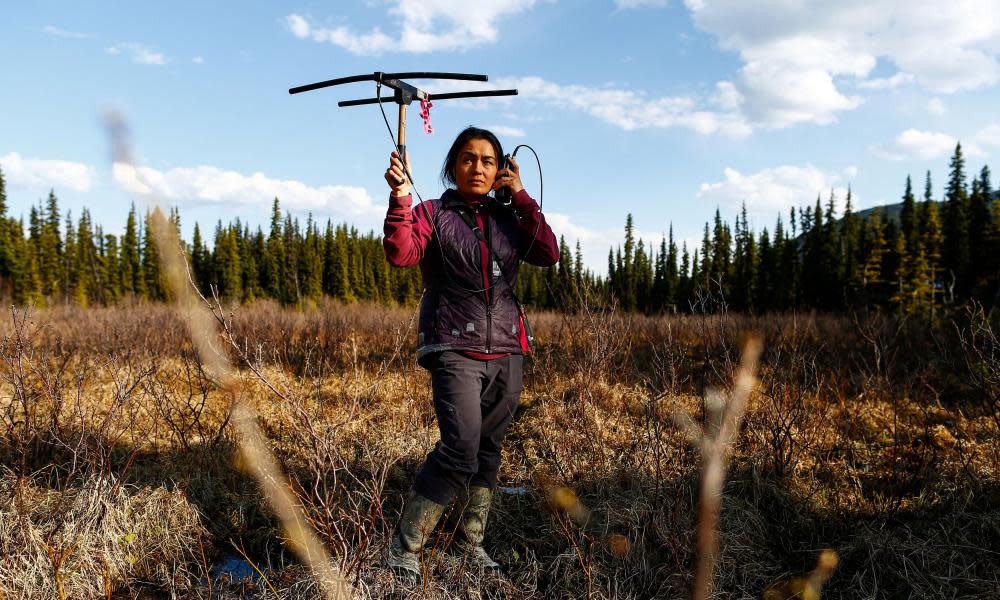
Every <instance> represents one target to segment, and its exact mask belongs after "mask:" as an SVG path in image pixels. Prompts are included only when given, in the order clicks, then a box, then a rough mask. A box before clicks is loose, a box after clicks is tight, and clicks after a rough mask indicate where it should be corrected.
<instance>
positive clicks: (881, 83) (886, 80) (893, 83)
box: [858, 71, 915, 90]
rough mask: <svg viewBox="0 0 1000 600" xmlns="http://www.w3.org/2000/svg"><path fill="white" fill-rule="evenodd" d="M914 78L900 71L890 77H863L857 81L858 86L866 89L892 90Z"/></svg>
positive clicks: (910, 81)
mask: <svg viewBox="0 0 1000 600" xmlns="http://www.w3.org/2000/svg"><path fill="white" fill-rule="evenodd" d="M914 81H915V78H914V77H913V75H910V74H909V73H903V72H902V71H900V72H899V73H896V74H895V75H893V76H892V77H883V78H881V79H864V80H861V81H859V82H858V87H859V88H863V89H866V90H894V89H896V88H898V87H900V86H902V85H905V84H908V83H913V82H914Z"/></svg>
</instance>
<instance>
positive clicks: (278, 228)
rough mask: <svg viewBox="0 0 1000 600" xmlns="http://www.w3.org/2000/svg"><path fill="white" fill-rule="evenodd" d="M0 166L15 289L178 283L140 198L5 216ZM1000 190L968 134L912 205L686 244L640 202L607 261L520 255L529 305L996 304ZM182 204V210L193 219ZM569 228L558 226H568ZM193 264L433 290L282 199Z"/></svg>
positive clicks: (4, 279) (307, 291)
mask: <svg viewBox="0 0 1000 600" xmlns="http://www.w3.org/2000/svg"><path fill="white" fill-rule="evenodd" d="M2 177H3V176H2V173H0V217H2V219H3V222H2V223H3V227H2V228H0V291H2V292H3V293H4V294H6V295H8V296H10V297H11V298H12V300H13V301H14V302H15V303H18V304H24V303H29V302H30V303H33V304H35V305H50V304H56V303H60V302H71V303H76V304H79V305H82V306H91V305H113V304H115V303H117V302H118V301H119V300H121V299H122V298H125V297H134V298H137V299H142V300H151V301H162V300H166V299H167V296H168V291H167V287H166V286H165V284H164V282H163V281H162V277H161V275H160V273H159V262H158V259H157V256H156V252H157V251H156V247H155V245H154V244H152V243H150V241H149V239H148V236H147V235H146V232H147V231H148V229H149V226H148V223H149V214H148V213H146V214H139V213H138V212H137V211H136V209H135V206H134V205H133V207H132V209H131V210H130V211H129V213H128V215H127V218H126V222H125V229H124V233H123V234H122V235H120V236H116V235H113V234H108V233H104V232H103V231H102V227H101V226H100V225H97V224H95V223H93V222H92V221H91V218H90V214H89V213H88V211H87V210H86V209H84V210H83V211H82V213H81V214H80V215H79V216H78V217H77V218H76V219H75V220H74V218H73V215H71V214H69V213H66V214H63V213H62V212H61V211H60V208H59V202H58V199H57V196H56V192H55V191H52V192H50V193H49V196H48V198H47V200H45V201H44V203H43V202H40V203H39V204H38V205H37V206H32V208H31V210H30V214H29V215H28V222H27V224H25V223H24V222H23V220H21V219H16V218H13V217H11V216H9V215H8V214H7V208H6V207H7V199H6V193H5V191H4V186H3V178H2ZM998 200H1000V195H998V193H997V191H996V190H994V188H993V185H992V182H991V179H990V170H989V167H988V166H983V167H982V169H981V170H980V171H979V172H975V173H971V174H970V173H967V168H966V164H965V158H964V156H963V154H962V148H961V145H959V146H957V147H956V148H955V152H954V155H953V156H952V158H951V161H950V165H949V169H948V175H947V179H946V180H945V182H944V188H943V190H941V191H940V192H935V188H934V186H933V182H932V175H931V173H930V172H929V171H928V172H927V173H926V174H925V175H924V176H923V177H922V178H921V179H918V180H916V181H915V180H914V179H913V178H912V177H911V176H910V175H907V176H906V178H905V185H904V186H903V188H902V192H901V195H900V203H899V204H896V205H890V206H888V207H882V208H876V209H869V210H866V211H861V212H858V211H857V209H856V207H855V206H854V204H853V202H852V198H851V191H850V189H848V192H847V194H846V197H842V198H841V197H836V196H835V195H834V194H833V193H831V194H830V195H829V196H828V197H825V198H824V197H822V196H817V198H816V202H815V205H812V206H804V207H798V208H797V207H792V208H791V209H790V210H789V213H788V214H787V215H779V216H778V217H777V219H776V221H775V223H774V226H773V227H764V228H762V229H761V230H760V231H755V230H754V229H752V228H751V227H750V224H749V221H748V218H747V213H746V208H745V207H744V209H743V210H742V211H741V212H740V213H739V214H737V215H736V216H735V223H734V224H733V225H730V224H729V222H727V221H726V220H725V218H724V216H723V215H722V214H721V213H720V211H719V210H718V209H716V211H715V216H714V219H713V220H712V221H711V222H706V223H705V227H704V234H703V238H702V240H701V243H700V245H698V246H697V247H688V246H687V244H686V243H685V244H682V245H681V246H680V247H678V245H677V243H676V241H675V240H674V237H673V229H672V227H670V234H669V235H668V236H667V237H665V238H664V239H660V240H641V239H635V235H634V224H633V219H632V216H631V215H628V217H627V219H626V223H625V231H624V241H623V242H622V243H621V244H619V245H618V246H616V247H615V248H612V249H610V250H609V252H608V269H607V274H606V275H604V274H595V273H593V272H592V271H590V270H589V269H586V268H585V267H584V261H583V256H582V254H581V250H580V245H579V243H577V244H576V248H575V251H574V250H573V249H571V248H570V246H569V244H568V243H567V241H566V240H565V238H560V258H559V262H558V264H557V265H556V266H555V267H553V268H549V269H541V268H537V267H532V266H530V265H522V267H521V273H520V278H519V288H520V289H519V296H520V298H521V299H522V300H523V301H524V303H525V304H527V305H528V306H532V307H535V308H546V309H555V308H560V309H568V310H573V309H574V308H577V307H579V305H580V304H581V303H584V302H586V303H591V304H599V305H607V304H608V303H609V302H610V301H611V300H612V299H614V300H615V301H616V302H617V304H618V305H619V306H620V307H621V308H622V309H624V310H626V311H638V312H641V313H645V314H657V313H663V312H669V313H674V312H691V311H693V310H699V311H709V312H711V311H714V310H717V309H718V308H719V307H720V306H726V307H727V308H728V309H730V310H736V311H748V312H752V313H756V314H762V313H770V312H782V311H789V310H809V309H816V310H820V311H835V312H850V311H854V310H858V309H861V308H865V307H867V308H876V307H877V308H881V309H886V310H891V311H895V312H898V313H900V314H919V315H924V316H932V315H933V314H934V313H935V311H936V310H938V309H940V308H941V307H945V306H954V305H960V304H963V303H966V302H968V301H976V302H978V303H981V304H988V305H993V304H996V302H997V300H998V293H1000V201H998ZM180 219H181V216H180V214H179V212H177V210H176V209H172V210H171V214H170V220H171V221H172V222H173V223H174V224H175V226H176V227H177V228H178V230H179V229H180ZM557 233H558V232H557ZM184 245H185V252H186V254H187V257H188V261H189V264H190V266H191V270H192V277H193V279H194V280H195V282H196V283H197V284H198V286H199V288H200V289H201V290H202V291H203V292H205V293H209V290H210V289H211V288H214V289H215V290H217V293H218V294H219V296H220V297H221V298H223V299H225V300H227V301H239V302H249V301H252V300H255V299H261V298H271V299H274V300H276V301H278V302H280V303H282V304H286V305H301V304H302V303H315V302H316V301H317V300H319V299H320V297H322V296H329V297H331V298H334V299H338V300H342V301H348V302H350V301H356V300H357V301H370V302H376V303H382V304H388V305H401V306H413V305H415V303H416V302H417V301H418V300H419V298H420V293H421V283H420V276H419V272H418V271H417V270H416V269H393V268H391V267H390V266H389V265H388V263H387V262H386V260H385V258H384V254H383V252H382V247H381V238H380V236H378V235H376V234H375V233H374V232H371V231H369V232H367V233H361V232H359V231H358V230H357V229H356V228H355V227H353V226H351V225H350V224H349V223H339V224H337V223H333V222H331V221H330V220H327V221H326V223H325V224H324V223H320V222H318V221H316V220H314V219H313V218H312V215H309V216H308V217H307V219H306V221H305V223H302V222H301V220H300V218H299V217H298V216H293V215H291V214H288V213H283V211H282V210H281V207H280V199H279V198H275V199H274V204H273V207H272V216H271V222H270V227H269V229H268V230H267V231H264V230H262V228H260V227H258V228H257V229H256V230H251V229H250V227H249V226H248V225H247V224H245V223H242V222H241V221H240V219H239V218H238V217H237V218H236V220H235V221H233V222H230V223H226V224H223V223H221V222H218V223H216V224H215V226H214V230H213V231H212V232H211V234H210V235H209V234H208V232H205V231H203V230H202V229H201V227H200V224H195V228H194V235H193V238H192V239H191V240H190V242H189V243H185V244H184Z"/></svg>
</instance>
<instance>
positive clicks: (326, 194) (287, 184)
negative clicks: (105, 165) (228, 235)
mask: <svg viewBox="0 0 1000 600" xmlns="http://www.w3.org/2000/svg"><path fill="white" fill-rule="evenodd" d="M112 172H113V175H114V179H115V181H116V182H117V183H118V184H119V185H120V186H121V187H123V188H124V189H125V190H126V191H128V192H131V193H133V194H137V195H140V196H150V195H151V196H153V197H155V198H156V199H158V200H161V201H166V202H170V203H175V204H183V203H198V204H205V203H211V204H220V205H228V206H256V207H259V208H260V209H261V210H268V209H269V207H270V206H271V202H273V200H274V198H275V197H277V198H278V199H279V200H280V201H281V204H282V206H284V207H286V208H288V209H291V210H294V211H311V212H313V213H314V214H322V215H329V216H336V217H339V218H344V219H358V220H360V221H362V222H364V223H368V222H372V221H371V219H372V218H373V217H375V216H379V215H381V216H384V215H385V207H384V206H382V205H379V206H376V205H375V204H374V202H373V200H372V197H371V196H370V195H369V194H368V192H367V191H365V190H364V188H360V187H355V186H344V185H325V186H321V187H310V186H308V185H306V184H304V183H302V182H299V181H295V180H292V179H272V178H270V177H267V176H266V175H264V174H263V173H259V172H258V173H254V174H253V175H244V174H242V173H238V172H236V171H225V170H222V169H219V168H218V167H213V166H207V165H202V166H197V167H190V168H175V169H170V170H168V171H158V170H156V169H152V168H149V167H133V166H132V165H128V164H125V163H115V164H114V166H113V169H112Z"/></svg>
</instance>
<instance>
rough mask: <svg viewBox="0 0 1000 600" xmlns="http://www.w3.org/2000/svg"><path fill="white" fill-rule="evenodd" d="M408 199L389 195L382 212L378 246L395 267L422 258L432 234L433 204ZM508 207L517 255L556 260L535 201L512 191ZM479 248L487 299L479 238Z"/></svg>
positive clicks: (540, 262) (541, 262)
mask: <svg viewBox="0 0 1000 600" xmlns="http://www.w3.org/2000/svg"><path fill="white" fill-rule="evenodd" d="M412 202H413V198H412V196H410V195H406V196H399V197H396V196H392V195H390V196H389V210H388V211H387V212H386V215H385V224H384V226H383V233H384V237H383V238H382V245H383V247H384V248H385V256H386V259H387V260H388V261H389V264H391V265H393V266H395V267H412V266H414V265H417V264H419V263H420V261H421V260H422V259H423V257H424V252H425V251H426V249H427V243H428V242H429V241H430V239H431V236H432V235H433V233H434V231H433V226H432V224H431V219H433V218H434V208H433V204H432V203H430V202H425V203H424V204H423V206H420V207H418V208H415V209H414V208H411V204H412ZM469 204H470V206H473V207H474V208H475V207H476V206H477V205H478V204H479V202H478V201H472V202H470V203H469ZM425 208H426V209H427V210H426V211H425V210H424V209H425ZM511 208H513V209H514V213H515V214H516V215H517V217H518V218H517V228H518V232H519V234H520V239H519V240H518V254H519V256H520V258H521V260H524V261H525V262H527V263H529V264H532V265H537V266H540V267H548V266H551V265H553V264H555V263H556V262H558V261H559V244H558V242H557V241H556V236H555V234H554V233H552V229H551V228H550V227H549V225H548V223H546V221H545V215H543V214H542V213H541V211H540V210H539V209H538V204H537V203H536V202H535V201H534V199H532V198H531V196H529V195H528V192H526V191H524V190H521V191H520V192H517V193H516V194H514V195H513V196H512V198H511ZM475 215H476V222H477V224H478V225H479V229H480V231H482V230H483V229H484V227H483V217H482V215H481V214H480V211H478V210H477V211H475ZM532 238H534V243H532ZM479 248H480V260H481V267H482V273H483V289H484V295H485V299H486V300H487V301H488V300H489V293H490V290H489V288H490V278H489V263H490V257H489V250H488V249H487V247H486V242H485V240H482V239H481V240H480V241H479ZM522 333H523V330H522ZM522 345H523V344H522ZM466 354H468V355H469V356H472V357H473V358H480V359H490V358H497V357H500V356H506V354H482V353H472V352H466Z"/></svg>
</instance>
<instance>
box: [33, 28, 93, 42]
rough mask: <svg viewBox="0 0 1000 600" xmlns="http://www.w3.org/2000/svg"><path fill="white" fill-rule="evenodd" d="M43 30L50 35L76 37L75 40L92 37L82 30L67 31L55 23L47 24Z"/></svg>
mask: <svg viewBox="0 0 1000 600" xmlns="http://www.w3.org/2000/svg"><path fill="white" fill-rule="evenodd" d="M42 31H43V32H44V33H47V34H49V35H54V36H56V37H61V38H69V39H75V40H80V39H84V38H89V37H92V36H91V35H90V34H89V33H80V32H77V31H66V30H65V29H60V28H58V27H55V26H53V25H46V26H45V27H43V28H42Z"/></svg>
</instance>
